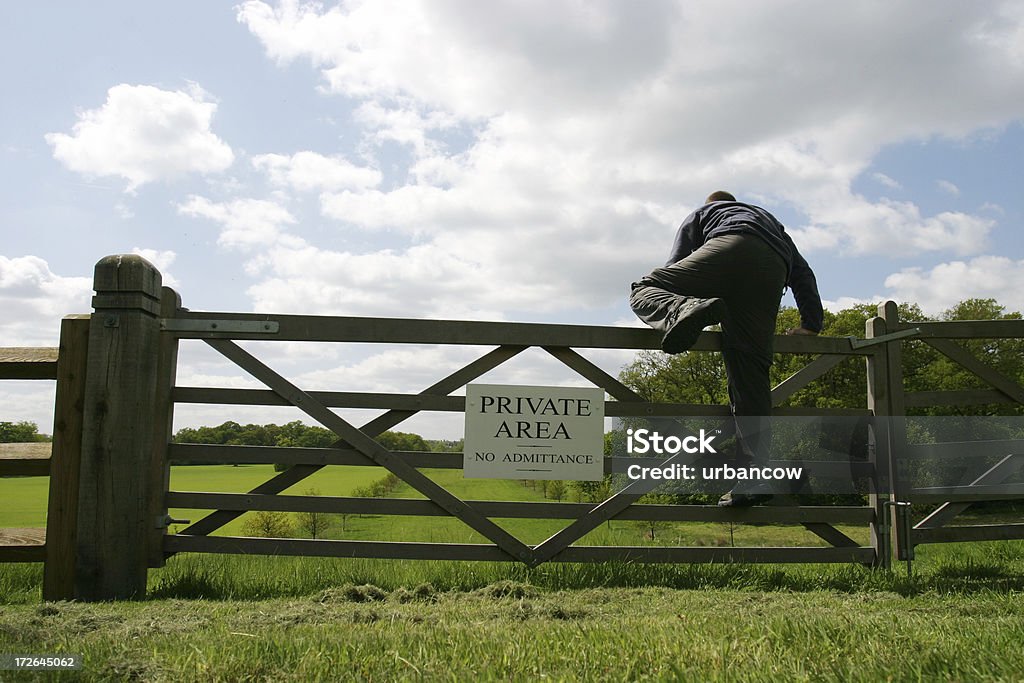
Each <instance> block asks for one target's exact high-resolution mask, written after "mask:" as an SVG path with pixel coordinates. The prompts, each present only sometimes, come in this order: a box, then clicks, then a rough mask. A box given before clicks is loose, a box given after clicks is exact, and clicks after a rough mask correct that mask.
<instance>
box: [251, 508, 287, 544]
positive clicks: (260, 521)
mask: <svg viewBox="0 0 1024 683" xmlns="http://www.w3.org/2000/svg"><path fill="white" fill-rule="evenodd" d="M242 533H244V534H245V535H246V536H259V537H260V538H287V537H288V536H291V535H292V525H291V522H289V521H288V515H287V514H285V513H283V512H271V511H269V510H258V511H256V512H253V513H250V514H249V516H248V517H247V518H246V520H245V522H244V523H243V524H242Z"/></svg>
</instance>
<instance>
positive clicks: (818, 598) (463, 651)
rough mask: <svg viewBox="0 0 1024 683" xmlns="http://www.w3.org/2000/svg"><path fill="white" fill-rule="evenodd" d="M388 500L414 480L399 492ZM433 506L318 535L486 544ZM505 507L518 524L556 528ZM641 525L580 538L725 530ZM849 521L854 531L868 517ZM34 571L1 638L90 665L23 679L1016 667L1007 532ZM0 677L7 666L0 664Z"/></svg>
mask: <svg viewBox="0 0 1024 683" xmlns="http://www.w3.org/2000/svg"><path fill="white" fill-rule="evenodd" d="M180 469H182V470H185V471H186V472H190V474H188V476H193V475H194V476H200V477H202V478H201V479H197V480H193V481H187V480H181V479H179V480H178V481H177V482H175V483H174V484H173V486H174V488H177V489H180V490H189V489H193V490H210V491H212V490H244V488H245V487H246V486H249V485H251V484H255V483H259V481H263V480H265V479H266V478H269V476H272V473H269V467H263V468H261V469H262V470H263V471H259V470H257V469H256V468H255V467H253V468H230V467H228V468H223V469H224V470H226V472H224V473H223V476H224V477H230V480H228V479H223V480H222V482H228V481H230V484H231V487H230V488H218V487H221V486H222V485H223V484H222V483H220V482H218V480H217V479H216V477H213V476H210V475H209V474H208V473H206V472H203V471H201V470H200V469H198V468H180ZM204 469H205V468H204ZM367 469H368V470H369V471H368V473H367V474H368V476H367V478H366V480H365V481H356V479H354V478H353V477H352V476H351V474H349V475H348V477H347V479H346V481H345V482H337V481H335V480H332V479H330V478H328V479H325V480H323V481H320V482H316V483H308V482H304V484H306V486H300V487H297V488H298V490H297V491H295V492H298V493H301V492H302V490H304V489H305V488H308V487H310V486H316V487H318V488H320V489H321V491H322V492H323V493H324V494H325V495H345V494H346V493H350V492H351V490H352V489H354V488H356V487H358V486H361V485H365V484H366V483H368V482H369V481H372V480H373V479H374V478H376V477H378V476H379V474H380V470H379V469H376V468H367ZM211 472H215V473H217V471H214V470H211ZM349 472H351V469H350V470H349ZM450 474H451V473H450V472H444V471H442V472H434V473H432V475H433V476H435V477H436V478H437V479H438V481H440V482H442V483H443V484H444V485H445V486H446V487H448V488H450V489H453V490H454V491H455V492H456V493H457V494H458V495H460V496H461V497H463V498H468V499H472V498H506V499H507V498H513V497H520V498H527V499H530V498H531V497H537V498H539V494H536V492H533V491H530V490H528V489H524V488H522V486H521V485H519V484H516V483H514V482H489V481H479V482H477V481H473V482H465V481H464V480H461V478H458V479H452V480H448V479H446V477H448V476H449V475H450ZM250 475H251V476H252V478H253V479H254V480H255V481H252V482H250V481H248V477H249V476H250ZM175 476H178V475H175ZM242 477H245V478H246V479H247V480H246V481H242V480H241V478H242ZM0 481H2V480H0ZM21 481H28V480H21ZM509 486H515V487H518V488H517V489H515V490H513V489H510V488H508V487H509ZM345 487H348V488H345ZM459 487H465V488H464V489H461V488H459ZM393 495H396V496H401V497H414V495H415V494H414V493H413V492H411V491H409V490H408V489H402V488H399V489H398V490H396V491H395V492H394V493H393ZM6 519H7V513H6V511H2V512H0V521H3V523H4V524H7V522H6ZM438 521H441V520H438V519H423V518H402V517H385V516H365V517H350V518H348V519H347V520H346V528H345V529H344V530H342V529H339V528H338V526H337V525H336V526H335V527H334V528H333V529H332V531H331V535H332V536H334V537H346V538H379V539H383V540H398V539H401V540H458V541H463V542H464V541H467V540H469V541H470V542H478V541H479V540H480V539H479V537H476V536H475V534H473V533H472V532H471V531H469V530H467V529H466V527H465V526H463V525H460V524H458V523H453V522H450V521H448V522H445V525H447V526H445V525H441V526H437V524H436V523H437V522H438ZM502 523H503V524H504V525H506V526H507V527H509V528H513V529H515V530H516V533H518V534H520V535H521V537H522V538H524V540H527V541H534V540H536V537H538V536H541V535H542V534H543V535H547V534H549V533H550V532H552V530H553V529H554V530H557V529H558V528H561V526H562V525H564V524H565V522H558V521H550V520H545V521H543V523H544V524H547V525H549V526H542V525H541V526H538V525H539V524H541V523H540V522H537V521H535V520H503V521H502ZM421 524H424V525H425V526H420V525H421ZM24 526H33V524H31V523H29V524H24ZM648 531H649V530H648V529H646V528H645V527H644V525H642V524H641V523H635V522H613V523H612V524H611V525H607V524H606V525H602V527H600V528H599V529H598V530H596V531H595V532H593V533H592V534H591V535H590V536H588V537H587V538H586V539H585V542H587V543H605V542H607V543H628V544H636V543H642V542H667V543H677V542H678V543H683V544H701V543H705V544H721V543H722V542H723V539H727V538H728V537H729V532H730V529H729V528H728V527H727V525H723V524H672V525H666V526H662V527H659V528H658V529H657V534H658V537H657V539H656V540H655V541H650V539H647V538H645V535H646V534H647V532H648ZM731 531H732V534H733V536H734V541H735V543H736V544H737V545H743V544H747V545H787V544H794V545H795V544H810V543H812V542H813V539H814V537H813V536H810V535H809V534H808V533H807V532H806V531H804V530H803V529H801V528H800V527H798V526H785V527H783V526H777V527H776V526H752V525H736V526H734V527H733V528H732V529H731ZM847 532H848V533H850V534H851V535H854V537H855V538H858V540H862V541H863V539H862V537H860V536H857V535H856V534H861V533H863V530H862V529H851V530H847ZM424 536H426V538H424ZM41 583H42V567H41V565H0V653H5V652H10V653H26V654H42V653H51V652H65V653H79V654H82V655H84V657H85V662H86V664H85V668H84V670H83V671H81V672H70V673H64V674H53V673H46V674H40V675H38V676H35V679H36V680H54V679H56V680H117V681H121V680H156V681H159V680H168V681H196V680H203V681H207V680H209V681H257V680H303V681H305V680H366V681H391V680H451V681H464V680H512V681H533V680H555V681H560V680H594V681H605V680H607V681H620V680H653V681H661V680H683V681H777V680H807V681H819V680H820V681H878V680H897V681H898V680H915V681H918V680H926V681H930V680H949V681H974V680H993V681H995V680H1022V679H1024V648H1021V647H1020V643H1021V642H1024V542H1016V541H1012V542H1010V541H1008V542H999V543H985V544H951V545H946V546H927V547H921V548H918V559H917V561H916V562H915V564H914V571H913V573H912V574H909V575H908V573H907V572H906V571H905V569H904V567H903V566H902V565H897V566H896V567H894V568H893V569H892V570H889V571H884V570H872V569H869V568H865V567H862V566H857V565H746V564H695V565H688V564H681V565H639V564H626V563H605V564H557V563H551V564H546V565H542V566H540V567H536V568H532V569H530V568H526V567H524V566H522V565H518V564H512V563H470V562H437V561H433V562H402V561H388V560H352V559H330V558H286V557H241V556H217V555H212V556H204V555H194V554H193V555H188V554H186V555H180V556H175V557H173V558H171V559H170V560H169V562H168V564H167V566H166V567H164V568H162V569H157V570H152V571H151V572H150V578H149V594H148V597H147V599H146V600H143V601H138V602H120V603H101V604H77V603H43V602H42V601H41V596H40V586H41ZM8 674H10V672H0V681H2V680H7V679H8V678H10V677H11V676H9V675H8ZM18 676H19V678H18V679H16V680H22V679H25V680H33V675H32V674H18Z"/></svg>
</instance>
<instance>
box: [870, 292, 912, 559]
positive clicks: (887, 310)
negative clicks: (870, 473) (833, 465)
mask: <svg viewBox="0 0 1024 683" xmlns="http://www.w3.org/2000/svg"><path fill="white" fill-rule="evenodd" d="M878 315H879V316H881V317H883V318H885V329H886V330H887V331H888V332H899V330H900V311H899V307H898V306H897V305H896V302H895V301H886V302H885V303H884V304H879V306H878ZM884 349H885V350H884V353H885V357H886V366H887V367H888V372H887V375H888V387H889V388H888V395H889V415H890V417H889V490H890V491H892V500H893V501H894V502H896V501H906V488H907V482H906V481H904V480H903V479H902V478H901V476H900V474H901V470H902V469H903V468H901V465H900V457H901V455H905V454H906V447H907V399H906V391H905V390H904V387H903V348H902V342H901V341H900V340H898V339H897V340H895V341H891V342H888V343H886V344H885V346H884ZM904 514H909V512H908V511H906V510H902V511H901V510H900V508H899V507H897V506H896V505H894V506H893V507H892V516H891V517H890V520H891V522H892V526H893V529H894V537H895V546H896V558H897V559H899V560H909V559H911V558H912V556H913V545H912V544H911V539H910V538H908V537H907V530H906V529H904V525H903V524H901V523H900V522H901V521H903V518H902V517H901V515H904Z"/></svg>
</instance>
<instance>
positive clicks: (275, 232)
mask: <svg viewBox="0 0 1024 683" xmlns="http://www.w3.org/2000/svg"><path fill="white" fill-rule="evenodd" d="M178 213H180V214H183V215H186V216H197V217H202V218H208V219H210V220H212V221H214V222H216V223H220V225H221V232H220V235H219V236H218V238H217V243H218V244H219V245H221V246H223V247H228V248H237V249H242V250H251V249H254V248H257V247H264V248H266V247H270V246H272V245H274V244H278V243H279V242H282V241H285V242H288V243H295V241H296V239H297V238H294V237H290V236H287V235H286V234H285V231H284V226H286V225H290V224H292V223H295V217H294V216H292V214H291V212H290V211H288V209H286V208H285V207H283V206H281V205H280V204H278V203H276V202H272V201H268V200H265V199H233V200H231V201H229V202H213V201H210V200H209V199H207V198H206V197H199V196H196V195H193V196H191V197H189V198H188V201H186V202H185V203H183V204H179V205H178Z"/></svg>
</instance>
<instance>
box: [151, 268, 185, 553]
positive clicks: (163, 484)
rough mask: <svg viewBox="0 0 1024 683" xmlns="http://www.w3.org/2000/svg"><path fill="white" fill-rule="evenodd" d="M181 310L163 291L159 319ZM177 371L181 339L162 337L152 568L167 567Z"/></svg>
mask: <svg viewBox="0 0 1024 683" xmlns="http://www.w3.org/2000/svg"><path fill="white" fill-rule="evenodd" d="M179 308H181V297H180V296H179V295H178V293H177V292H175V291H174V290H173V289H171V288H170V287H164V288H163V291H162V292H161V296H160V317H162V318H173V317H174V315H175V314H176V313H177V312H178V309H179ZM177 369H178V339H177V337H175V336H174V335H171V334H164V335H160V341H159V344H158V357H157V377H156V393H155V396H154V411H155V414H154V419H153V451H152V454H151V456H150V461H149V489H150V490H149V506H150V509H149V513H148V516H149V519H152V520H163V521H162V523H161V524H157V523H156V522H155V521H154V523H153V524H152V525H151V526H150V531H149V542H148V548H147V555H148V564H149V566H150V567H163V566H164V535H165V534H166V533H167V523H166V519H167V490H168V485H169V483H170V470H171V468H170V464H169V463H168V460H167V445H168V444H169V443H170V441H171V436H172V434H173V432H174V400H173V399H172V396H171V394H172V392H173V391H174V382H175V377H176V374H177Z"/></svg>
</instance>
